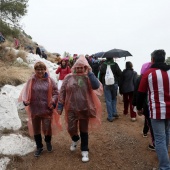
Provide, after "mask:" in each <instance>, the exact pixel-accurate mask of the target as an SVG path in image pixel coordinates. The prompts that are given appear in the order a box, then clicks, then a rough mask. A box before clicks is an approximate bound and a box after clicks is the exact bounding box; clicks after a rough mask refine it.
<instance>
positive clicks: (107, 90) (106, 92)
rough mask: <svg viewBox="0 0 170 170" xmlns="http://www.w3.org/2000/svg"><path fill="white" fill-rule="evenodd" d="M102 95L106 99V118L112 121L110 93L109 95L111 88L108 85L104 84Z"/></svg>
mask: <svg viewBox="0 0 170 170" xmlns="http://www.w3.org/2000/svg"><path fill="white" fill-rule="evenodd" d="M104 95H105V100H106V107H107V113H108V117H107V120H108V121H110V122H112V121H113V106H112V95H111V88H110V86H108V85H104Z"/></svg>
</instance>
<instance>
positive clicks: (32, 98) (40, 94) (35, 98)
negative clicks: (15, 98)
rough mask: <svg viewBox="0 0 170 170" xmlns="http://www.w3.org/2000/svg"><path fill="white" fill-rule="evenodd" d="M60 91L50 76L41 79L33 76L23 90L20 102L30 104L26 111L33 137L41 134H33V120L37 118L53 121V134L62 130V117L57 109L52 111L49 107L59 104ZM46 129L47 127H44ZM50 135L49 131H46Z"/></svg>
mask: <svg viewBox="0 0 170 170" xmlns="http://www.w3.org/2000/svg"><path fill="white" fill-rule="evenodd" d="M57 99H58V90H57V86H56V83H55V82H54V80H53V79H51V78H50V77H49V76H47V77H46V78H42V79H39V78H37V77H36V75H33V76H32V77H31V78H30V79H29V80H28V81H27V83H26V85H25V87H24V88H23V90H22V92H21V94H20V97H19V102H21V101H24V102H30V104H29V105H28V106H26V107H25V110H26V112H27V114H28V129H29V134H30V135H31V136H33V135H36V134H37V133H41V132H39V131H38V132H33V126H32V119H34V118H35V117H36V116H38V117H41V118H47V119H51V129H52V134H53V135H56V134H57V133H58V132H59V131H60V130H61V123H60V116H59V115H58V114H57V111H56V109H53V110H50V109H49V106H50V105H51V104H52V103H57ZM43 128H45V127H43ZM45 131H46V134H44V135H51V134H48V129H45Z"/></svg>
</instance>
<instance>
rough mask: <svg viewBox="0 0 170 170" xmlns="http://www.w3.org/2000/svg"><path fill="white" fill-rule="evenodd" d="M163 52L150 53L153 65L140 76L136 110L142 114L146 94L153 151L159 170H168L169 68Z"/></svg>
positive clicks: (169, 124)
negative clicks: (152, 136)
mask: <svg viewBox="0 0 170 170" xmlns="http://www.w3.org/2000/svg"><path fill="white" fill-rule="evenodd" d="M165 55H166V53H165V51H164V50H155V51H154V52H153V53H152V59H153V65H152V66H151V68H150V69H149V70H148V71H147V72H145V74H144V75H143V76H142V79H141V82H140V85H139V88H138V94H137V110H138V114H139V115H141V113H142V106H143V102H144V100H145V99H144V96H145V95H146V93H147V94H148V104H149V111H150V118H151V123H152V128H153V132H154V137H155V149H156V153H157V156H158V160H159V169H160V170H170V161H169V155H168V145H169V138H170V66H169V65H167V64H166V63H165Z"/></svg>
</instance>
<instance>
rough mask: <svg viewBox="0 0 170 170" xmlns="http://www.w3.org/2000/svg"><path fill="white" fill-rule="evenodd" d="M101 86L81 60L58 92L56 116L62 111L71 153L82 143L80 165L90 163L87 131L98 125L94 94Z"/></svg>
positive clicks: (99, 110) (98, 119)
mask: <svg viewBox="0 0 170 170" xmlns="http://www.w3.org/2000/svg"><path fill="white" fill-rule="evenodd" d="M100 85H101V83H100V82H99V80H98V79H97V78H96V77H95V75H94V74H93V72H92V69H91V67H90V65H89V64H88V62H87V60H86V58H85V57H84V56H80V57H79V58H78V60H77V61H76V63H75V64H74V65H73V67H72V68H71V74H69V75H67V76H66V77H65V79H64V81H63V84H62V86H61V89H60V96H59V102H58V111H57V112H58V113H59V114H61V113H62V110H63V107H64V109H65V119H66V123H67V130H68V133H69V134H70V136H71V138H72V144H71V147H70V150H71V151H74V150H75V149H76V146H77V143H78V141H79V139H81V151H82V161H83V162H87V161H89V157H88V150H89V148H88V129H89V128H90V129H92V128H97V127H98V125H100V124H101V103H100V101H99V99H98V97H97V95H96V93H95V92H94V90H96V89H99V87H100ZM101 91H102V90H101ZM78 128H79V131H80V137H79V134H78Z"/></svg>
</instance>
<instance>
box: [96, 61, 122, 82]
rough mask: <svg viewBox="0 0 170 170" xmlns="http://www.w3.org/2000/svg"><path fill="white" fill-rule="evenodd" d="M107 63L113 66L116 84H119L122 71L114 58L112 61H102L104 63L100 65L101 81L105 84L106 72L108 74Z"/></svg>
mask: <svg viewBox="0 0 170 170" xmlns="http://www.w3.org/2000/svg"><path fill="white" fill-rule="evenodd" d="M107 65H110V67H111V70H112V72H113V75H114V78H115V84H119V80H120V76H121V74H122V71H121V69H120V68H119V66H118V64H117V63H115V62H114V61H113V60H111V61H107V60H106V61H105V62H104V63H102V65H101V67H100V75H99V80H100V82H101V83H102V84H103V85H105V74H106V68H107Z"/></svg>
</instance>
